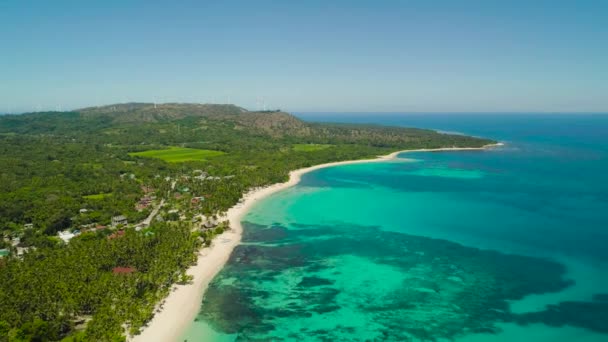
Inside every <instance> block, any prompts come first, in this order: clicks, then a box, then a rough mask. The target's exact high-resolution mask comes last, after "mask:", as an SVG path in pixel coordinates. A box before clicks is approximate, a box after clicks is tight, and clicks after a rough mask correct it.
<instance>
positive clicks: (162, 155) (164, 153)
mask: <svg viewBox="0 0 608 342" xmlns="http://www.w3.org/2000/svg"><path fill="white" fill-rule="evenodd" d="M222 154H225V153H224V152H221V151H213V150H198V149H194V148H185V147H170V148H168V149H164V150H149V151H143V152H133V153H129V155H130V156H133V157H144V158H157V159H161V160H164V161H166V162H167V163H182V162H187V161H202V160H205V159H207V158H211V157H216V156H221V155H222Z"/></svg>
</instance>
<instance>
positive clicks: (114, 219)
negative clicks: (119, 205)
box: [112, 215, 128, 227]
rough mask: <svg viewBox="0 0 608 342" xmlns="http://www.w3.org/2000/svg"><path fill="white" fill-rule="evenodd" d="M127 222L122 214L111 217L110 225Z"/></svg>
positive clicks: (114, 225)
mask: <svg viewBox="0 0 608 342" xmlns="http://www.w3.org/2000/svg"><path fill="white" fill-rule="evenodd" d="M127 223H128V222H127V218H126V217H125V216H124V215H118V216H114V217H112V227H116V226H118V225H119V224H122V225H126V224H127Z"/></svg>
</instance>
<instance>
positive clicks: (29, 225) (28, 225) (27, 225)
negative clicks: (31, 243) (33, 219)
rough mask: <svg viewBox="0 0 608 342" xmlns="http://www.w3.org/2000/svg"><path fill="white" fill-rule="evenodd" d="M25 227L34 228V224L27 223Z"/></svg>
mask: <svg viewBox="0 0 608 342" xmlns="http://www.w3.org/2000/svg"><path fill="white" fill-rule="evenodd" d="M23 228H25V229H32V228H34V224H33V223H26V224H24V225H23Z"/></svg>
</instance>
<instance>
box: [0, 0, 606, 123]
mask: <svg viewBox="0 0 608 342" xmlns="http://www.w3.org/2000/svg"><path fill="white" fill-rule="evenodd" d="M607 18H608V2H606V1H601V0H600V1H586V0H580V1H574V0H572V1H559V0H557V1H555V0H554V1H543V0H537V1H517V0H514V1H494V0H486V1H465V0H461V1H456V0H454V1H433V0H426V1H388V0H387V1H356V0H351V1H152V0H148V1H128V0H120V1H107V0H106V1H96V2H95V3H94V2H93V1H62V0H54V1H42V0H40V1H26V0H4V1H1V2H0V112H5V111H9V112H19V111H29V110H37V109H58V108H61V109H71V108H78V107H83V106H90V105H100V104H109V103H116V102H127V101H145V102H153V101H156V102H214V103H226V102H231V103H235V104H238V105H241V106H244V107H246V108H249V109H256V108H257V107H259V103H261V102H262V99H263V101H264V102H265V103H266V104H267V106H268V107H280V108H282V109H284V110H289V111H403V112H424V111H431V112H445V111H448V112H450V111H464V112H468V111H473V112H485V111H500V112H511V111H513V112H518V111H519V112H521V111H523V112H529V111H533V112H535V111H540V112H583V111H592V112H608V19H607Z"/></svg>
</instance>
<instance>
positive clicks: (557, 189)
mask: <svg viewBox="0 0 608 342" xmlns="http://www.w3.org/2000/svg"><path fill="white" fill-rule="evenodd" d="M299 116H300V117H301V118H303V119H305V120H310V121H333V122H351V123H352V122H360V123H376V124H386V125H400V126H408V127H419V128H430V129H435V130H440V131H445V132H450V133H462V134H468V135H475V136H481V137H487V138H491V139H495V140H498V141H500V142H503V143H504V144H505V145H504V146H502V147H500V148H496V149H492V150H487V151H458V152H432V153H430V152H424V153H403V154H401V155H400V158H399V159H398V160H395V161H387V162H378V163H368V164H352V165H345V166H338V167H332V168H326V169H320V170H317V171H314V172H311V173H309V174H306V175H305V176H304V177H303V179H302V182H301V183H300V184H299V185H297V186H296V187H293V188H290V189H288V190H285V191H282V192H280V193H277V194H274V195H273V196H271V197H269V198H267V199H265V200H264V201H262V202H260V203H259V204H258V205H256V206H255V207H254V208H253V209H252V210H251V212H250V213H249V214H248V215H247V216H246V217H245V219H244V226H245V233H244V236H243V244H241V245H240V246H238V247H237V248H236V249H235V251H234V253H233V255H232V256H231V259H230V261H229V262H228V264H227V265H226V267H225V268H224V269H223V270H222V271H221V273H220V274H219V275H218V276H217V277H216V278H215V279H214V281H213V282H212V284H211V286H210V287H209V290H208V291H207V293H206V295H205V298H204V300H203V303H202V307H201V312H200V314H199V316H198V317H197V320H196V321H195V322H193V324H192V325H191V327H190V330H189V331H188V333H187V334H186V336H185V337H184V339H187V340H189V341H206V340H215V341H220V340H221V341H224V340H226V341H233V340H243V341H245V340H276V341H301V340H311V341H316V340H319V341H356V340H370V341H458V342H472V341H490V342H492V341H541V342H545V341H546V342H549V341H557V342H561V341H587V342H597V341H608V115H600V114H597V115H590V114H396V113H394V114H373V113H365V114H363V113H357V114H347V113H301V114H299Z"/></svg>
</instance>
